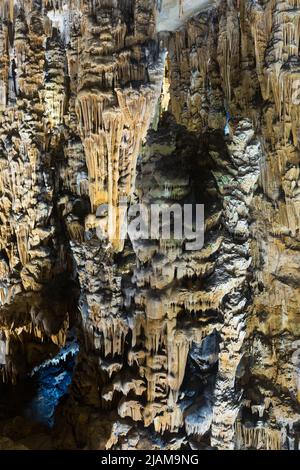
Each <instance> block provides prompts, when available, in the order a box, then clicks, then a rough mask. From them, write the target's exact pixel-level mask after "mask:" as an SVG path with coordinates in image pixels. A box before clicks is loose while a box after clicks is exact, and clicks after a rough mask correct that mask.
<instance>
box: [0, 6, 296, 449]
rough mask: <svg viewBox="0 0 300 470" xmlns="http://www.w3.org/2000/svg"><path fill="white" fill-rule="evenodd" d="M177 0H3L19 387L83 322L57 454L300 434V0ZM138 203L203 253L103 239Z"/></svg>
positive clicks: (7, 297) (262, 445)
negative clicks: (184, 215)
mask: <svg viewBox="0 0 300 470" xmlns="http://www.w3.org/2000/svg"><path fill="white" fill-rule="evenodd" d="M168 3H170V2H166V3H165V4H164V2H162V4H158V3H157V2H154V1H144V0H135V1H134V0H132V1H127V0H126V1H125V0H124V1H121V0H120V1H118V0H95V1H93V2H92V1H81V2H77V1H75V0H72V1H70V2H64V1H63V0H62V1H58V2H55V1H47V2H46V1H45V2H44V1H42V0H40V1H26V0H24V1H23V2H21V1H20V2H8V1H2V2H1V6H0V12H1V14H0V18H1V21H0V49H1V59H0V119H1V128H0V137H1V139H0V151H1V174H0V181H1V201H0V204H1V210H0V216H1V225H0V234H1V237H0V242H1V250H0V256H1V258H0V264H1V290H0V292H1V296H0V298H1V317H0V321H1V323H0V329H1V339H0V341H1V342H0V346H1V349H0V352H1V355H0V360H1V364H2V367H1V370H2V373H3V379H4V380H6V381H16V380H21V379H22V376H24V374H25V373H26V372H28V371H30V369H31V368H32V367H34V366H35V365H36V364H38V363H40V362H41V361H42V360H43V359H44V358H45V357H48V356H49V355H51V354H54V353H55V352H56V351H57V350H58V349H59V348H60V347H62V346H63V345H64V344H65V341H66V332H67V330H68V329H69V328H70V326H72V324H73V323H76V325H77V328H78V337H79V343H80V352H79V355H78V358H77V363H76V366H75V372H74V376H73V382H72V385H71V387H70V395H69V398H68V400H66V401H65V402H64V404H62V405H61V406H59V409H58V410H57V429H58V432H56V441H57V442H56V446H58V447H60V448H71V447H77V448H78V447H87V448H117V449H125V448H169V449H174V448H175V449H176V448H182V447H188V448H192V449H198V448H201V449H202V448H211V447H215V448H219V449H234V448H241V449H244V448H255V449H280V448H288V449H293V448H298V432H299V431H298V429H299V424H298V423H299V398H300V395H299V386H300V385H299V359H298V356H299V355H298V348H299V320H298V315H299V261H300V260H299V246H300V245H299V236H300V234H299V194H300V193H299V148H298V145H299V144H298V139H299V118H298V117H299V116H298V113H299V103H298V94H297V86H299V80H300V76H299V37H300V30H299V24H300V23H299V18H300V16H299V13H300V2H298V0H285V1H283V0H281V1H279V0H272V1H264V0H260V1H258V0H252V1H250V0H245V1H238V0H220V1H218V2H211V5H209V8H208V9H206V10H205V11H201V12H200V13H199V14H198V15H195V16H193V17H191V18H189V19H188V18H187V19H186V18H184V12H186V13H187V12H188V11H189V10H188V5H186V9H185V5H184V2H182V4H181V7H180V5H179V10H178V18H179V20H178V21H180V23H181V24H182V26H181V28H180V29H179V30H176V31H160V32H159V33H157V31H156V25H158V26H157V27H158V29H159V30H164V29H165V26H164V27H160V26H159V25H160V24H161V23H160V21H162V20H161V18H162V12H163V11H164V8H166V6H167V5H168ZM175 3H176V2H173V4H174V5H171V6H172V8H173V7H174V11H175V7H176V11H177V4H176V5H175ZM199 3H202V2H199ZM200 7H202V5H199V8H200ZM181 8H183V10H182V9H181ZM172 11H173V10H172ZM174 14H175V13H174ZM176 15H177V13H176ZM187 16H188V15H187ZM171 23H172V25H171ZM170 25H171V26H170ZM175 26H176V27H177V26H178V22H177V17H176V18H174V22H172V21H171V22H170V24H169V28H170V29H171V28H172V29H173V28H174V27H175ZM161 90H162V94H161ZM142 144H143V145H142ZM124 198H125V200H126V201H128V202H131V203H133V202H140V203H144V204H148V205H149V204H155V203H164V204H167V205H171V204H173V203H174V202H176V203H178V204H180V205H183V204H185V203H191V202H194V203H195V202H197V203H202V204H204V205H205V244H204V247H203V248H202V249H201V250H197V251H188V250H187V249H186V246H185V243H184V242H178V241H176V240H170V241H169V242H167V241H165V240H158V241H155V240H147V241H145V240H140V241H135V242H132V243H131V242H130V241H129V240H126V241H125V242H124V240H122V237H121V230H122V226H123V222H124V211H123V210H122V209H116V211H115V212H114V213H113V216H112V218H111V219H110V220H109V222H110V225H111V227H112V231H110V232H108V231H107V222H108V219H107V218H108V217H109V216H105V217H103V218H102V219H101V222H100V223H101V227H102V229H103V233H104V236H103V239H102V240H99V237H98V235H97V227H98V225H99V218H98V217H97V208H98V207H99V206H100V205H101V204H110V205H111V206H114V207H117V206H118V202H119V201H120V200H121V199H124Z"/></svg>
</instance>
